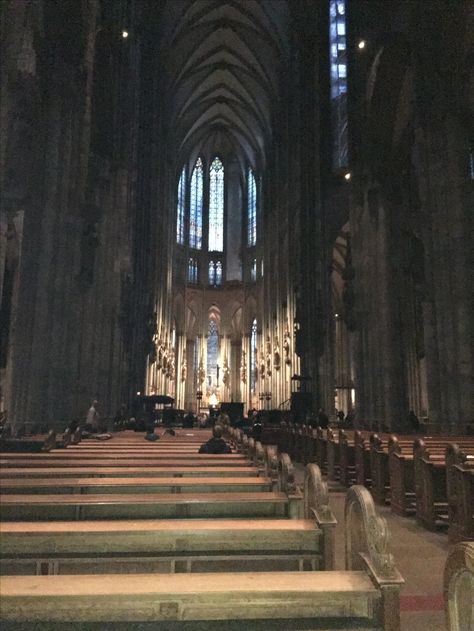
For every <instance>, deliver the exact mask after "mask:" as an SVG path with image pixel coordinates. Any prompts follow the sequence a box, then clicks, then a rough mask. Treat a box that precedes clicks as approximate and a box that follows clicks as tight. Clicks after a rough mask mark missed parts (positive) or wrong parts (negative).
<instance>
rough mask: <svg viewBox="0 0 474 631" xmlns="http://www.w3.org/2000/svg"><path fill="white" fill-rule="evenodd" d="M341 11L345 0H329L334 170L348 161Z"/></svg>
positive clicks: (342, 16) (342, 12)
mask: <svg viewBox="0 0 474 631" xmlns="http://www.w3.org/2000/svg"><path fill="white" fill-rule="evenodd" d="M345 13H346V7H345V0H329V46H330V49H329V58H330V64H331V73H330V74H331V127H332V136H333V151H332V155H333V164H334V167H335V168H338V169H339V168H342V167H344V166H347V164H348V135H347V121H348V118H347V95H346V93H347V61H346V60H347V57H346V21H345Z"/></svg>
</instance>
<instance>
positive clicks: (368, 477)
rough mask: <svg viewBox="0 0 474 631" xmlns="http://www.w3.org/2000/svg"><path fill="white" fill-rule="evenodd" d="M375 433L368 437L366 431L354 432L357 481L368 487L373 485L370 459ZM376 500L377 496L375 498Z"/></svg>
mask: <svg viewBox="0 0 474 631" xmlns="http://www.w3.org/2000/svg"><path fill="white" fill-rule="evenodd" d="M372 440H373V434H370V436H369V437H368V436H367V434H366V433H365V432H361V431H359V430H356V431H355V432H354V466H355V483H356V484H361V485H362V486H365V487H367V488H371V487H372V471H371V460H370V447H371V444H372ZM374 500H375V498H374Z"/></svg>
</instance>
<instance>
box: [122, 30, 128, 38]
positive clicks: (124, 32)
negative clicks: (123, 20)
mask: <svg viewBox="0 0 474 631" xmlns="http://www.w3.org/2000/svg"><path fill="white" fill-rule="evenodd" d="M122 37H123V39H127V37H128V31H122Z"/></svg>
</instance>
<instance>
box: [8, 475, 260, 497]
mask: <svg viewBox="0 0 474 631" xmlns="http://www.w3.org/2000/svg"><path fill="white" fill-rule="evenodd" d="M271 487H272V483H271V481H270V480H269V479H268V478H264V477H237V478H233V477H229V476H226V477H204V478H198V477H192V478H191V477H188V478H176V477H158V478H152V477H133V478H125V477H119V478H113V477H110V478H66V479H61V478H23V479H20V480H18V479H7V480H3V479H0V490H1V493H2V494H14V493H30V494H33V493H34V494H36V493H50V494H51V493H54V494H56V493H57V494H63V493H69V494H73V493H81V494H88V493H183V492H185V493H186V492H187V493H215V492H226V493H244V492H247V491H249V492H252V491H271V490H272V488H271Z"/></svg>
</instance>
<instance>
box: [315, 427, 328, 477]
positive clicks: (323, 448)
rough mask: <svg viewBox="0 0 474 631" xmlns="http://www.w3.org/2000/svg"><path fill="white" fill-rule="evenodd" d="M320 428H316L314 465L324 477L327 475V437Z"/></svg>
mask: <svg viewBox="0 0 474 631" xmlns="http://www.w3.org/2000/svg"><path fill="white" fill-rule="evenodd" d="M324 432H325V430H324V429H322V428H321V427H317V428H316V460H315V462H316V464H317V465H318V467H319V468H320V469H321V472H322V473H323V474H324V475H325V474H326V473H327V469H328V467H327V436H326V435H325V433H324Z"/></svg>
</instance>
